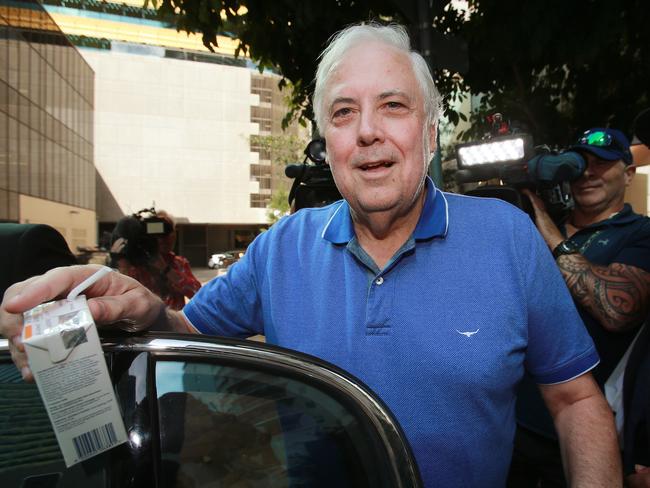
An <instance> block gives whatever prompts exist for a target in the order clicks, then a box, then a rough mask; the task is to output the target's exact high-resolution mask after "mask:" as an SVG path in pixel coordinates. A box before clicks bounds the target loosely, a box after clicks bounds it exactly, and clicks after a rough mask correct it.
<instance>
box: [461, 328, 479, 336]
mask: <svg viewBox="0 0 650 488" xmlns="http://www.w3.org/2000/svg"><path fill="white" fill-rule="evenodd" d="M479 330H481V329H476V330H475V331H474V332H472V331H468V332H461V331H459V330H458V329H456V332H458V333H459V334H461V335H464V336H467V337H472V336H473V335H474V334H476V333H477V332H478V331H479Z"/></svg>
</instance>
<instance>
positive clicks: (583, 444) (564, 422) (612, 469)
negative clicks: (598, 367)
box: [540, 373, 623, 488]
mask: <svg viewBox="0 0 650 488" xmlns="http://www.w3.org/2000/svg"><path fill="white" fill-rule="evenodd" d="M540 390H541V392H542V396H543V397H544V401H545V403H546V406H547V407H548V410H549V412H550V413H551V415H552V416H553V421H554V423H555V429H556V431H557V433H558V437H559V440H560V449H561V452H562V461H563V464H564V472H565V475H566V478H567V481H568V483H569V486H571V487H573V488H577V487H589V488H594V487H603V488H610V487H618V486H622V480H623V473H622V469H621V456H620V454H619V452H618V444H617V441H616V429H615V427H614V417H613V415H612V411H611V410H610V408H609V406H608V405H607V402H606V401H605V397H603V395H602V393H601V392H600V390H599V389H598V386H597V385H596V382H595V381H594V380H593V378H592V376H591V373H586V374H583V375H581V376H578V377H577V378H575V379H572V380H570V381H567V382H565V383H559V384H555V385H540Z"/></svg>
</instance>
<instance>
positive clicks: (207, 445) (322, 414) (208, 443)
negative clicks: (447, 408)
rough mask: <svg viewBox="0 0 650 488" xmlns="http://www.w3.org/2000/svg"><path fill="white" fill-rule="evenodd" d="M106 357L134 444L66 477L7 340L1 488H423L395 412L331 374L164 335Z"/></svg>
mask: <svg viewBox="0 0 650 488" xmlns="http://www.w3.org/2000/svg"><path fill="white" fill-rule="evenodd" d="M103 347H104V352H105V356H106V360H107V364H108V368H109V371H110V374H111V377H112V381H113V385H114V388H115V393H116V396H117V400H118V403H119V405H120V408H121V410H122V416H123V418H124V422H125V425H126V430H127V434H128V439H129V440H128V442H127V443H125V444H122V445H120V446H117V447H115V448H113V449H110V450H108V451H105V452H103V453H101V454H98V455H96V456H94V457H89V458H88V459H86V460H85V461H83V462H81V463H79V464H77V465H75V466H72V467H71V468H68V469H66V468H65V464H64V462H63V458H62V456H61V453H60V451H59V448H58V445H57V443H56V439H55V437H54V433H53V431H52V428H51V425H50V421H49V419H48V417H47V413H46V411H45V409H44V407H43V404H42V402H41V399H40V396H39V393H38V390H37V388H36V385H35V384H31V383H30V384H28V383H25V382H23V381H22V379H21V377H20V374H19V372H18V371H17V370H16V368H15V366H14V365H13V363H12V362H11V358H10V355H9V352H8V348H7V341H6V340H0V439H1V441H0V480H2V481H1V485H2V487H3V488H11V487H23V488H36V487H39V488H54V487H57V488H58V487H84V488H86V487H93V488H102V487H113V488H117V487H138V488H140V487H178V488H181V487H182V488H185V487H187V488H189V487H195V488H198V487H205V488H208V487H230V488H249V487H250V488H253V487H255V488H257V487H259V488H262V487H265V488H267V487H271V488H274V487H278V488H279V487H328V488H331V487H351V488H352V487H354V488H359V487H373V488H376V487H419V486H422V484H421V480H420V475H419V471H418V468H417V466H416V463H415V460H414V458H413V456H412V453H411V450H410V447H409V445H408V442H407V440H406V438H405V437H404V434H403V433H402V430H401V428H400V427H399V425H398V424H397V421H396V420H395V419H394V417H393V416H392V414H391V413H390V411H389V410H388V408H387V407H386V406H385V405H384V404H383V403H382V402H381V400H379V399H378V398H377V397H376V396H375V395H374V394H373V393H372V392H371V391H370V390H369V389H368V388H367V387H366V386H364V385H363V384H362V383H361V382H360V381H359V380H357V379H355V378H353V377H352V376H350V375H349V374H347V373H345V372H344V371H342V370H340V369H339V368H336V367H335V366H333V365H331V364H328V363H326V362H324V361H321V360H319V359H316V358H314V357H312V356H308V355H305V354H301V353H297V352H294V351H289V350H286V349H283V348H279V347H275V346H270V345H267V344H262V343H258V342H253V341H245V340H235V339H227V338H218V337H207V336H196V335H180V334H165V333H162V332H161V333H156V334H145V335H141V336H134V335H129V336H117V337H113V338H110V337H108V338H106V337H105V338H104V339H103ZM97 447H98V449H97V450H98V451H99V450H100V449H99V447H100V446H97ZM91 450H92V446H91Z"/></svg>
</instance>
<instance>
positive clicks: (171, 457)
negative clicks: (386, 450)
mask: <svg viewBox="0 0 650 488" xmlns="http://www.w3.org/2000/svg"><path fill="white" fill-rule="evenodd" d="M155 377H156V389H157V405H158V415H159V418H158V421H159V429H160V442H161V469H162V471H163V472H162V475H161V476H160V479H161V480H163V486H167V487H184V486H194V487H236V488H239V487H246V488H249V487H250V488H253V487H271V488H281V487H282V488H284V487H298V486H305V487H307V486H309V487H321V486H322V487H332V486H336V487H347V486H349V487H355V488H358V487H364V486H373V487H375V486H383V485H384V482H385V480H381V478H380V477H381V473H380V472H381V468H379V467H378V466H377V464H378V462H377V458H376V457H373V456H374V449H373V446H372V441H371V440H369V438H372V436H369V435H368V434H367V432H366V431H364V430H363V428H362V427H361V425H360V423H359V421H358V420H357V417H356V416H355V415H354V414H353V413H352V412H351V411H350V410H349V409H348V408H347V407H346V406H345V405H343V404H342V403H340V402H339V401H338V400H337V399H335V398H333V397H332V396H330V395H329V394H327V393H324V392H323V391H321V390H319V389H317V388H316V387H314V386H311V385H308V384H305V383H303V382H301V381H299V380H297V379H292V378H289V377H283V376H280V375H278V374H276V373H267V372H263V371H256V370H252V369H241V368H237V367H232V366H222V365H215V364H210V363H200V362H196V363H194V362H178V361H159V362H157V363H156V373H155ZM369 444H370V447H369ZM378 473H379V474H378Z"/></svg>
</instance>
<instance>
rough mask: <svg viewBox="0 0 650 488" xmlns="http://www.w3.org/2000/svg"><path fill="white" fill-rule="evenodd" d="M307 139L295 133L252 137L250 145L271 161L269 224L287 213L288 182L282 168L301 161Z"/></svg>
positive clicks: (267, 213)
mask: <svg viewBox="0 0 650 488" xmlns="http://www.w3.org/2000/svg"><path fill="white" fill-rule="evenodd" d="M307 142H308V139H307V140H306V138H305V137H301V136H300V135H298V134H296V133H291V132H288V131H287V132H283V133H281V134H271V135H264V136H261V135H252V136H251V143H253V144H254V145H255V146H257V147H259V148H260V149H261V150H262V151H263V152H265V153H266V154H267V155H268V157H269V158H270V159H271V172H272V173H271V174H272V176H271V177H272V181H273V183H272V187H273V193H272V195H271V201H270V202H269V204H268V206H267V212H266V216H267V218H268V220H269V224H271V225H272V224H274V223H275V222H277V221H278V220H280V218H282V217H284V216H285V215H288V213H289V202H288V197H289V191H288V190H289V185H290V184H291V180H289V179H288V178H287V177H286V176H285V174H284V168H285V167H286V166H287V165H289V164H296V163H299V162H301V161H302V160H303V157H304V156H303V150H304V148H305V145H306V144H307Z"/></svg>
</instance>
